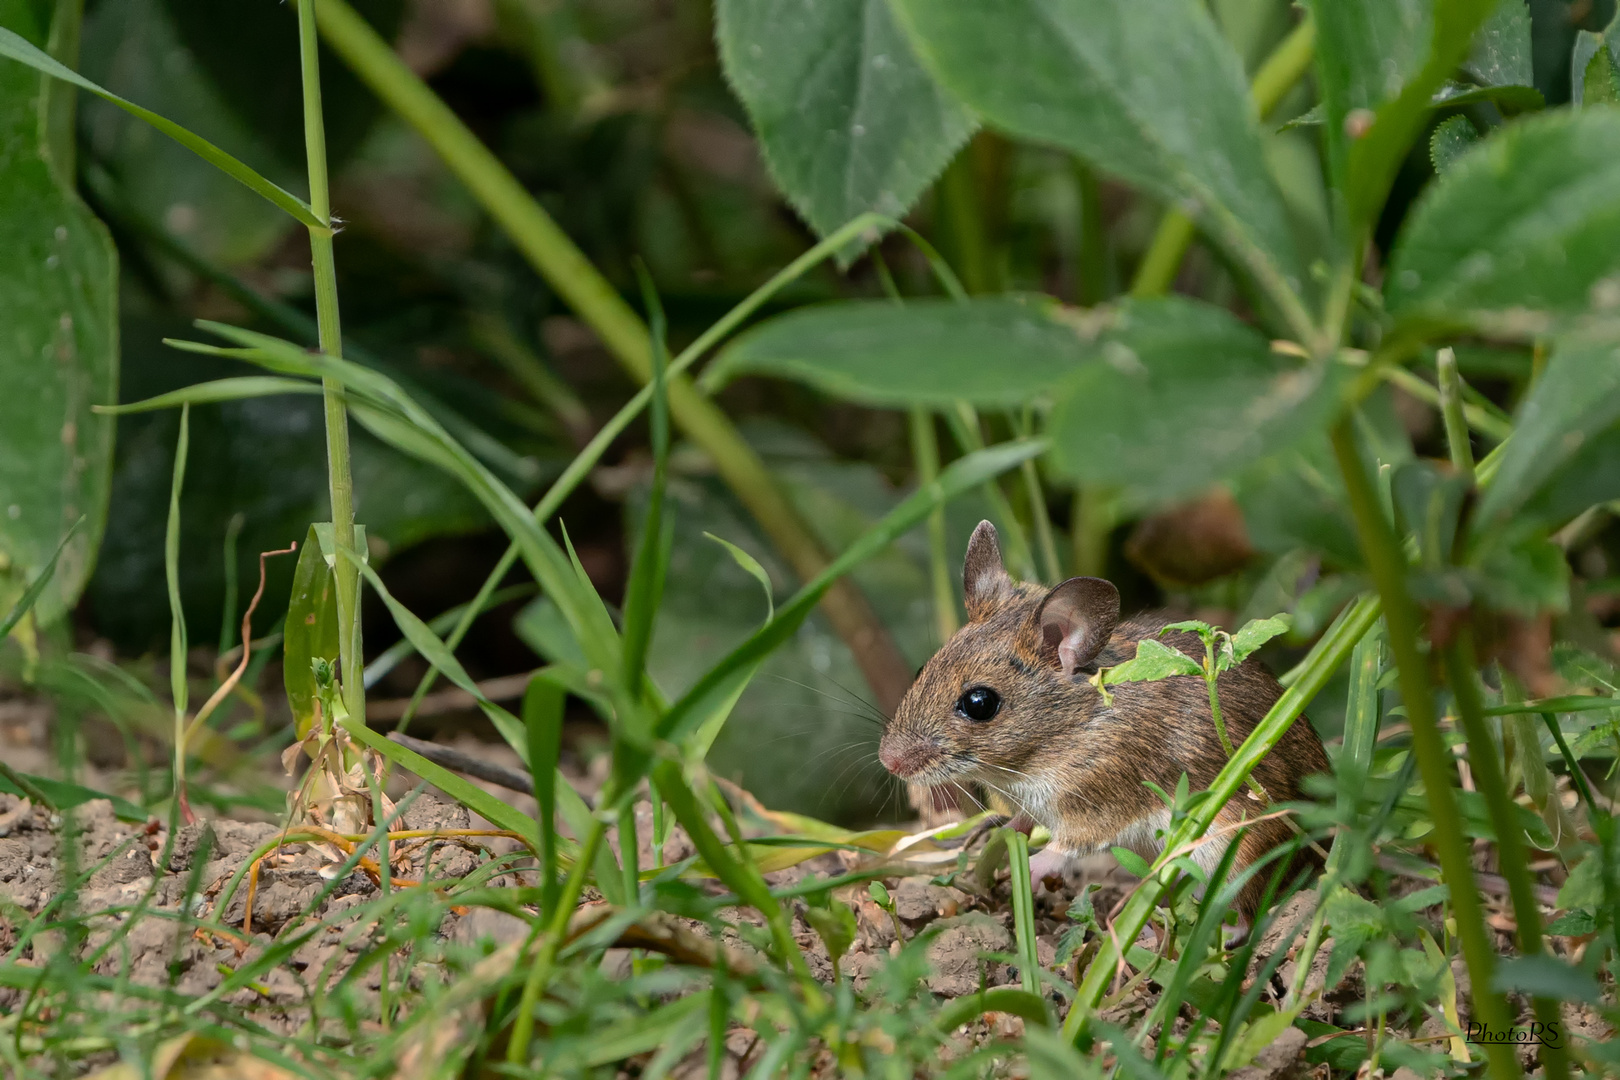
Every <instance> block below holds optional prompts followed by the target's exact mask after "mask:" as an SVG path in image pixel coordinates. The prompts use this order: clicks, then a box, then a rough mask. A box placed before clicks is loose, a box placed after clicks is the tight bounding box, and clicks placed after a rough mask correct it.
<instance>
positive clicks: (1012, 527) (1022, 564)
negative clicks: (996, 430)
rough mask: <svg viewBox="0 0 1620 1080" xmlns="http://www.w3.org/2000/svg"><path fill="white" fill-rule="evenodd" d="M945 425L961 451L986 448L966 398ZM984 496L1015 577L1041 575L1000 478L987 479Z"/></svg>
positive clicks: (976, 415)
mask: <svg viewBox="0 0 1620 1080" xmlns="http://www.w3.org/2000/svg"><path fill="white" fill-rule="evenodd" d="M945 423H946V426H947V427H949V428H950V429H951V435H952V437H954V438H955V439H956V445H957V446H958V447H960V448H961V451H962V453H964V454H971V453H974V452H975V451H979V450H983V449H984V434H983V432H982V431H981V430H980V428H979V413H978V410H977V409H975V408H974V407H973V406H972V405H969V404H968V403H967V402H965V401H958V402H956V403H955V408H954V409H953V410H951V411H948V412H946V414H945ZM984 497H985V499H986V500H987V501H988V502H989V503H990V513H991V514H992V515H993V516H994V517H995V519H996V524H997V525H999V526H1000V527H1001V547H1002V552H1003V554H1004V555H1005V556H1006V558H1007V563H1008V569H1010V570H1011V571H1012V573H1013V576H1014V577H1019V578H1025V579H1031V580H1033V579H1034V578H1036V577H1038V576H1039V571H1037V570H1036V568H1035V555H1034V553H1033V552H1031V551H1030V549H1029V537H1028V536H1027V535H1025V533H1024V526H1023V524H1022V523H1021V522H1020V521H1019V520H1018V515H1017V514H1015V513H1013V508H1012V503H1011V502H1009V501H1008V499H1007V493H1006V492H1005V491H1003V490H1002V489H1001V481H1000V480H996V479H992V480H986V481H985V483H984Z"/></svg>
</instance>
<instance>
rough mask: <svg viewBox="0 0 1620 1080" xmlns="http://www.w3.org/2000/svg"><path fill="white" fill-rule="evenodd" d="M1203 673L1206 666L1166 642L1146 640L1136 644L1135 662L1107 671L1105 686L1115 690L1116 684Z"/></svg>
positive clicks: (1131, 661)
mask: <svg viewBox="0 0 1620 1080" xmlns="http://www.w3.org/2000/svg"><path fill="white" fill-rule="evenodd" d="M1203 673H1204V669H1203V666H1202V665H1200V664H1199V663H1198V661H1196V660H1194V659H1193V658H1192V657H1190V656H1188V655H1187V654H1186V653H1184V652H1181V651H1180V650H1179V649H1172V648H1171V647H1170V646H1168V645H1166V644H1164V643H1163V642H1162V641H1155V640H1154V639H1152V638H1143V639H1142V640H1141V641H1138V642H1137V643H1136V656H1135V658H1134V659H1131V660H1127V661H1125V662H1124V663H1123V664H1116V665H1115V666H1113V667H1111V668H1104V669H1103V671H1102V681H1103V685H1105V686H1113V685H1115V684H1116V683H1127V682H1154V681H1156V680H1158V679H1168V678H1171V677H1172V676H1175V675H1202V674H1203Z"/></svg>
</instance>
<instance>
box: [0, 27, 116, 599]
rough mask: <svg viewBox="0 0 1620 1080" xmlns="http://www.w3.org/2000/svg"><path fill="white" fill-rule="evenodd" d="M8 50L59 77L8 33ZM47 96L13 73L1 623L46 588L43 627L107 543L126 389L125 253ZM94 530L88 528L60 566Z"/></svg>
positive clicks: (3, 136) (2, 239) (5, 163)
mask: <svg viewBox="0 0 1620 1080" xmlns="http://www.w3.org/2000/svg"><path fill="white" fill-rule="evenodd" d="M36 6H38V5H36ZM54 6H55V5H44V6H43V8H42V10H43V11H46V12H48V11H50V10H51V9H52V8H53V7H54ZM40 33H41V37H43V33H44V31H43V28H41V30H40ZM7 50H17V51H22V52H25V53H27V54H28V55H30V56H36V57H38V58H40V59H41V60H42V61H43V62H44V63H46V64H47V65H56V62H55V61H54V60H51V59H50V58H49V57H48V56H46V55H45V54H44V53H42V52H40V51H39V50H38V49H36V48H35V47H34V46H33V45H30V44H29V43H28V42H27V41H26V40H24V39H23V38H22V37H19V36H18V35H17V34H15V33H13V32H12V31H10V30H0V55H10V53H9V52H8V51H7ZM56 66H60V65H56ZM48 89H49V90H50V91H52V92H55V93H58V94H59V93H61V92H63V91H64V90H65V88H64V87H61V86H60V85H54V86H53V85H51V83H50V80H48V79H45V78H42V77H41V76H40V75H39V73H38V72H37V71H35V70H30V69H29V68H26V67H23V66H21V65H18V64H11V63H5V62H3V61H0V148H3V149H0V208H3V209H0V377H3V378H4V381H5V386H6V393H5V395H4V396H3V397H0V610H9V609H10V608H11V607H12V605H13V604H15V603H16V602H17V600H18V598H19V597H20V596H21V595H22V594H23V593H24V592H25V591H26V589H27V586H28V585H29V584H30V583H37V582H39V581H42V580H43V581H45V585H44V587H43V591H42V592H41V593H40V594H39V595H38V597H37V599H36V600H35V601H34V607H33V611H34V619H35V621H36V623H37V624H39V625H48V624H51V623H54V622H56V621H57V620H58V619H60V618H61V617H62V616H63V615H64V614H65V613H66V612H68V611H69V610H71V609H72V608H73V606H74V604H75V603H76V602H77V600H78V598H79V594H80V592H81V591H83V589H84V585H85V582H86V580H88V578H89V576H90V569H91V566H92V565H93V563H94V561H95V556H96V550H97V548H98V547H99V545H100V543H101V536H102V532H103V529H104V528H105V526H106V520H107V497H108V489H109V481H110V478H111V474H112V451H113V422H112V420H111V419H109V418H107V417H101V416H96V415H95V414H94V413H93V412H92V411H91V408H90V407H91V406H92V405H94V404H95V403H97V402H101V401H107V400H109V399H111V398H112V397H113V394H114V392H115V391H114V387H116V386H117V383H118V288H117V286H118V262H117V252H116V251H115V250H114V248H113V243H112V239H111V237H109V236H108V234H107V230H106V228H105V227H103V225H102V224H101V222H100V221H98V220H96V217H95V215H93V214H91V213H90V211H89V210H88V209H87V208H86V207H85V205H84V203H83V202H82V201H80V199H79V196H78V194H77V193H76V190H75V185H74V177H73V163H72V162H71V161H61V160H57V159H56V158H55V157H53V154H52V151H51V150H50V149H49V140H48V138H47V136H46V132H45V131H44V129H43V123H42V117H43V115H44V114H45V112H47V111H48V110H47V109H46V108H45V105H46V101H45V98H46V95H47V90H48ZM81 517H82V518H84V519H85V527H84V528H82V529H80V530H79V531H78V532H76V533H75V534H74V536H73V539H72V541H71V542H70V543H69V544H68V546H67V548H66V549H65V550H63V551H62V552H60V554H53V553H55V552H56V550H57V547H58V545H59V544H60V542H61V539H62V534H63V532H64V531H65V530H66V529H67V528H68V527H69V526H71V525H72V524H73V523H74V522H75V521H77V520H79V519H80V518H81ZM53 559H54V566H55V572H54V573H53V574H51V575H50V576H49V577H44V576H43V575H44V572H45V569H46V567H47V566H48V565H52V564H53Z"/></svg>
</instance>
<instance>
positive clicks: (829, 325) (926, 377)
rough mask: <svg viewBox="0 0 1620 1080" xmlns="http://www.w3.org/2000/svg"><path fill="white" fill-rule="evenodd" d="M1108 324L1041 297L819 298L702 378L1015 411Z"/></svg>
mask: <svg viewBox="0 0 1620 1080" xmlns="http://www.w3.org/2000/svg"><path fill="white" fill-rule="evenodd" d="M1107 322H1108V318H1107V316H1106V315H1102V314H1097V315H1088V314H1086V313H1084V312H1080V311H1076V310H1074V309H1071V308H1065V307H1063V306H1062V305H1060V304H1058V303H1057V302H1056V301H1054V300H1051V299H1050V298H1048V297H1042V296H997V297H983V298H974V299H971V300H967V301H955V300H943V299H918V300H909V301H907V302H906V303H905V304H904V305H903V306H902V305H897V304H893V303H890V302H888V301H865V300H857V301H845V302H841V303H835V304H820V305H816V306H813V307H806V308H800V309H798V310H796V311H792V312H789V313H788V314H786V315H781V316H778V317H777V318H774V319H770V320H768V321H766V322H764V323H762V324H760V325H759V326H758V327H755V328H754V329H752V330H750V331H748V332H747V333H745V334H742V335H740V336H739V337H738V338H737V339H736V340H735V341H734V342H732V343H731V344H730V345H728V346H727V347H726V348H725V350H724V351H722V352H721V354H720V355H719V357H717V358H716V359H715V361H714V364H713V365H712V366H711V367H710V368H709V370H708V371H707V372H705V374H704V379H703V381H704V385H705V387H706V388H708V389H710V390H715V389H718V388H719V387H720V386H722V385H724V384H725V383H726V382H728V381H729V380H731V379H733V378H736V377H737V376H740V375H773V376H777V377H779V378H789V379H796V380H798V381H801V382H805V383H808V384H810V385H811V386H814V387H816V388H817V389H820V390H822V391H825V392H826V393H829V394H832V395H835V396H837V397H840V398H844V399H846V400H850V401H857V402H860V403H862V404H865V405H874V406H880V407H902V406H910V405H927V406H933V407H936V408H953V407H954V406H955V403H956V402H958V401H966V402H968V403H970V404H973V405H981V406H985V407H988V408H1012V407H1015V406H1022V405H1023V404H1024V403H1026V402H1027V401H1029V399H1030V398H1032V397H1038V396H1040V395H1042V394H1044V393H1046V392H1047V391H1049V390H1050V389H1051V388H1052V387H1053V386H1054V385H1055V384H1057V383H1058V382H1059V381H1061V380H1062V379H1063V378H1065V377H1066V376H1068V375H1071V374H1073V372H1074V370H1075V369H1076V368H1077V367H1078V366H1080V365H1081V364H1083V363H1085V362H1086V361H1087V360H1090V359H1093V358H1094V357H1095V356H1096V355H1097V336H1098V333H1099V332H1100V330H1101V329H1102V327H1104V326H1105V325H1107Z"/></svg>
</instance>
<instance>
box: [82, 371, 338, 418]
mask: <svg viewBox="0 0 1620 1080" xmlns="http://www.w3.org/2000/svg"><path fill="white" fill-rule="evenodd" d="M320 392H321V388H320V386H319V384H317V383H312V382H305V381H304V380H302V379H283V378H278V377H276V376H273V375H242V376H238V377H235V378H230V379H214V380H213V381H212V382H205V383H197V384H196V385H194V386H184V387H181V388H180V389H179V390H171V391H169V392H168V393H167V394H159V395H157V396H156V397H149V398H147V399H145V400H144V401H131V402H130V403H128V404H127V405H92V406H91V410H92V411H94V412H98V413H104V414H106V415H108V416H127V415H129V414H130V413H143V412H155V411H157V410H158V409H172V408H174V407H175V406H176V405H211V404H213V403H214V402H218V401H241V400H243V399H245V398H258V397H270V396H272V395H275V394H319V393H320Z"/></svg>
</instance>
